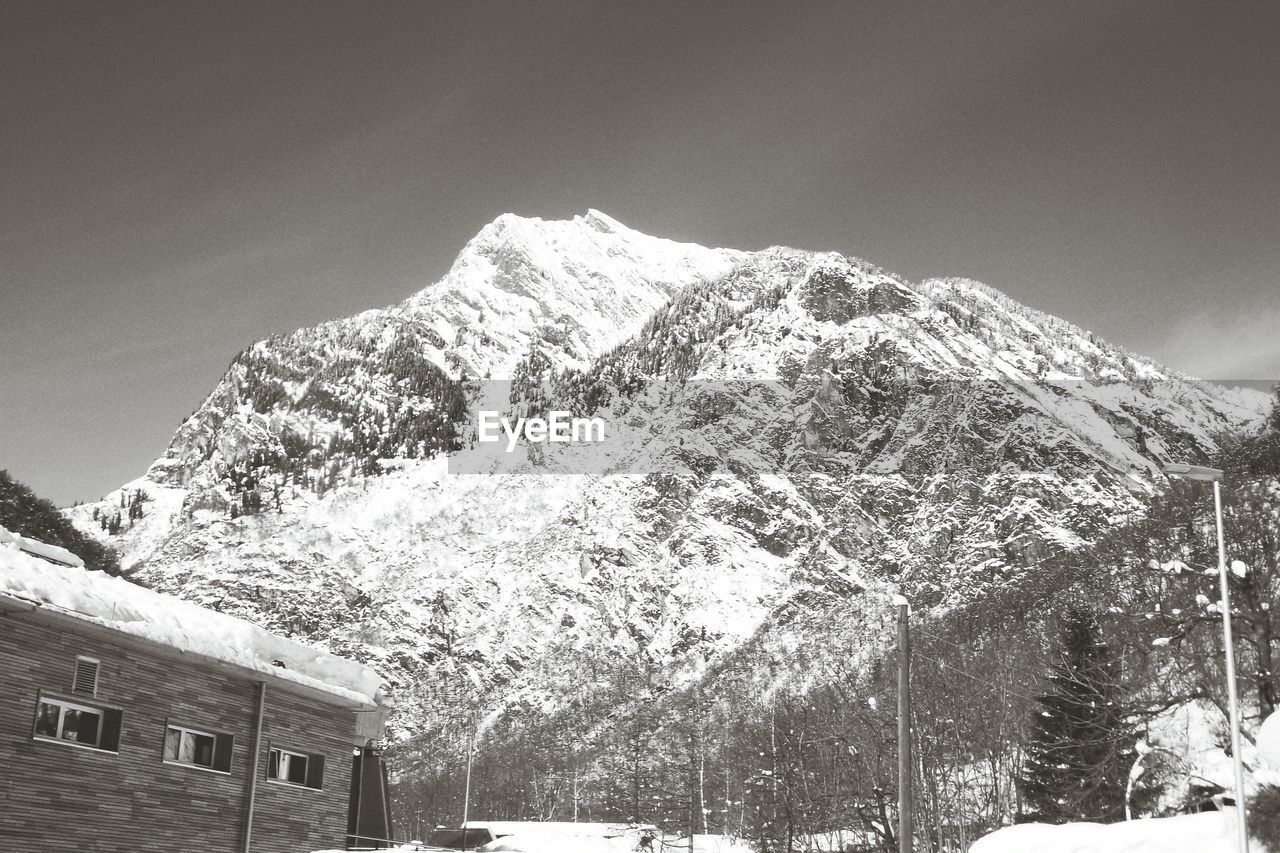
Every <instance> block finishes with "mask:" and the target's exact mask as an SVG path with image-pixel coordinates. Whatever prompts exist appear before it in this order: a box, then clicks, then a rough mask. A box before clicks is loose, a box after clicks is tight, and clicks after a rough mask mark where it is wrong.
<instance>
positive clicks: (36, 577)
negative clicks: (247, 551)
mask: <svg viewBox="0 0 1280 853" xmlns="http://www.w3.org/2000/svg"><path fill="white" fill-rule="evenodd" d="M6 532H7V531H6ZM25 541H28V542H29V541H31V540H25ZM26 550H27V549H25V548H24V547H22V546H21V545H20V543H19V542H17V541H13V540H12V539H10V540H9V541H5V542H0V599H3V598H9V599H12V600H15V601H18V602H24V603H26V604H28V605H31V606H32V607H35V608H44V609H47V610H49V611H52V612H57V613H60V614H63V615H65V616H69V617H71V618H74V619H78V620H81V621H83V622H87V623H92V624H94V625H99V626H102V627H104V628H109V629H111V630H113V631H118V632H120V633H121V634H127V635H129V636H131V637H136V638H138V639H142V640H148V641H150V642H153V643H159V644H161V645H164V646H168V647H170V648H172V649H176V650H177V651H180V652H186V653H189V654H198V655H203V656H205V657H209V658H213V659H214V660H218V661H221V662H223V663H227V664H231V665H233V666H236V667H240V668H242V669H246V670H250V671H252V672H254V673H259V674H262V675H269V676H272V677H273V678H278V679H284V680H286V681H291V682H294V683H296V684H301V685H306V686H307V687H311V688H314V689H317V690H321V691H324V692H326V693H329V694H331V695H333V696H335V697H337V698H339V699H341V700H343V702H344V703H346V704H350V705H354V706H359V707H365V708H371V707H373V706H375V705H377V704H378V702H377V698H376V697H377V693H378V689H379V686H380V684H381V677H380V676H379V675H378V674H377V673H376V672H374V671H373V670H371V669H369V668H368V667H364V666H361V665H360V664H357V663H354V662H352V661H348V660H344V659H342V658H339V657H335V656H333V655H331V654H328V653H327V652H322V651H320V650H318V649H313V648H311V647H310V646H306V645H303V644H302V643H297V642H294V641H292V640H287V639H285V638H283V637H279V636H276V635H275V634H272V633H270V632H268V631H266V630H264V629H262V628H259V627H258V626H257V625H254V624H252V623H250V622H246V621H244V620H243V619H237V618H235V617H234V616H228V615H226V614H224V613H218V612H216V611H213V610H208V609H206V608H203V607H199V606H197V605H195V604H191V603H190V602H186V601H183V600H181V599H178V598H173V597H172V596H168V595H161V594H160V593H157V592H152V591H151V590H149V589H145V588H143V587H140V586H137V585H136V584H131V583H129V582H128V581H125V580H122V579H120V578H115V577H111V576H110V575H106V574H103V573H102V572H90V571H86V570H84V569H83V568H77V567H75V566H65V565H57V564H54V563H50V562H46V561H44V560H40V559H37V558H36V557H33V556H31V555H30V554H29V553H25V551H26Z"/></svg>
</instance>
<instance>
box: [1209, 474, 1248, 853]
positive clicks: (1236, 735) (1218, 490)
mask: <svg viewBox="0 0 1280 853" xmlns="http://www.w3.org/2000/svg"><path fill="white" fill-rule="evenodd" d="M1213 509H1214V516H1215V519H1216V521H1217V527H1218V581H1219V584H1220V585H1221V587H1222V640H1223V643H1224V644H1225V645H1226V653H1227V708H1228V711H1229V715H1230V720H1231V759H1232V763H1233V764H1234V765H1235V771H1236V828H1237V829H1238V830H1239V833H1240V853H1249V828H1248V822H1247V819H1246V814H1245V811H1246V810H1245V795H1244V759H1243V757H1242V755H1241V753H1240V703H1239V702H1238V701H1237V700H1236V655H1235V645H1234V643H1233V641H1232V638H1231V597H1230V592H1229V591H1228V588H1227V543H1226V539H1225V537H1224V536H1223V532H1222V487H1221V485H1220V484H1219V483H1218V481H1217V480H1214V481H1213Z"/></svg>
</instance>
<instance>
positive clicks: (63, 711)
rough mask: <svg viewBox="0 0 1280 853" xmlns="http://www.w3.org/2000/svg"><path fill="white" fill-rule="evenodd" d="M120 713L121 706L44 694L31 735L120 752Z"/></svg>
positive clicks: (37, 737) (38, 704)
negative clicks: (110, 706) (96, 704)
mask: <svg viewBox="0 0 1280 853" xmlns="http://www.w3.org/2000/svg"><path fill="white" fill-rule="evenodd" d="M121 717H122V714H121V712H120V709H119V708H103V707H96V706H93V705H85V704H82V703H81V702H78V701H74V702H73V701H71V700H67V699H58V698H55V697H52V696H43V695H42V696H40V698H39V700H38V701H37V703H36V724H35V730H34V731H33V732H32V736H33V737H35V738H36V739H37V740H49V741H55V742H60V743H71V744H78V745H79V746H87V747H90V748H92V749H102V750H106V751H108V752H118V751H119V750H120V722H121Z"/></svg>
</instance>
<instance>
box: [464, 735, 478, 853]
mask: <svg viewBox="0 0 1280 853" xmlns="http://www.w3.org/2000/svg"><path fill="white" fill-rule="evenodd" d="M474 742H475V729H473V728H468V729H467V782H466V786H465V787H464V788H463V792H462V849H463V850H466V849H467V813H468V811H469V810H470V807H471V746H472V744H473V743H474Z"/></svg>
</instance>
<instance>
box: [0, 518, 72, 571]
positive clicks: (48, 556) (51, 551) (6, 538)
mask: <svg viewBox="0 0 1280 853" xmlns="http://www.w3.org/2000/svg"><path fill="white" fill-rule="evenodd" d="M6 544H13V545H17V546H18V548H19V549H21V550H23V551H26V552H27V553H28V554H34V555H36V556H37V557H41V558H42V559H45V560H48V561H49V562H51V563H61V564H62V565H64V566H75V567H77V568H82V567H83V566H84V560H81V559H80V558H79V557H77V556H76V555H75V554H72V553H71V552H70V551H68V550H67V549H66V548H59V547H58V546H57V545H48V544H46V543H44V542H41V541H40V540H38V539H28V538H27V537H25V536H19V535H18V534H16V533H10V532H9V531H8V530H6V529H4V528H3V527H0V545H6Z"/></svg>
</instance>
